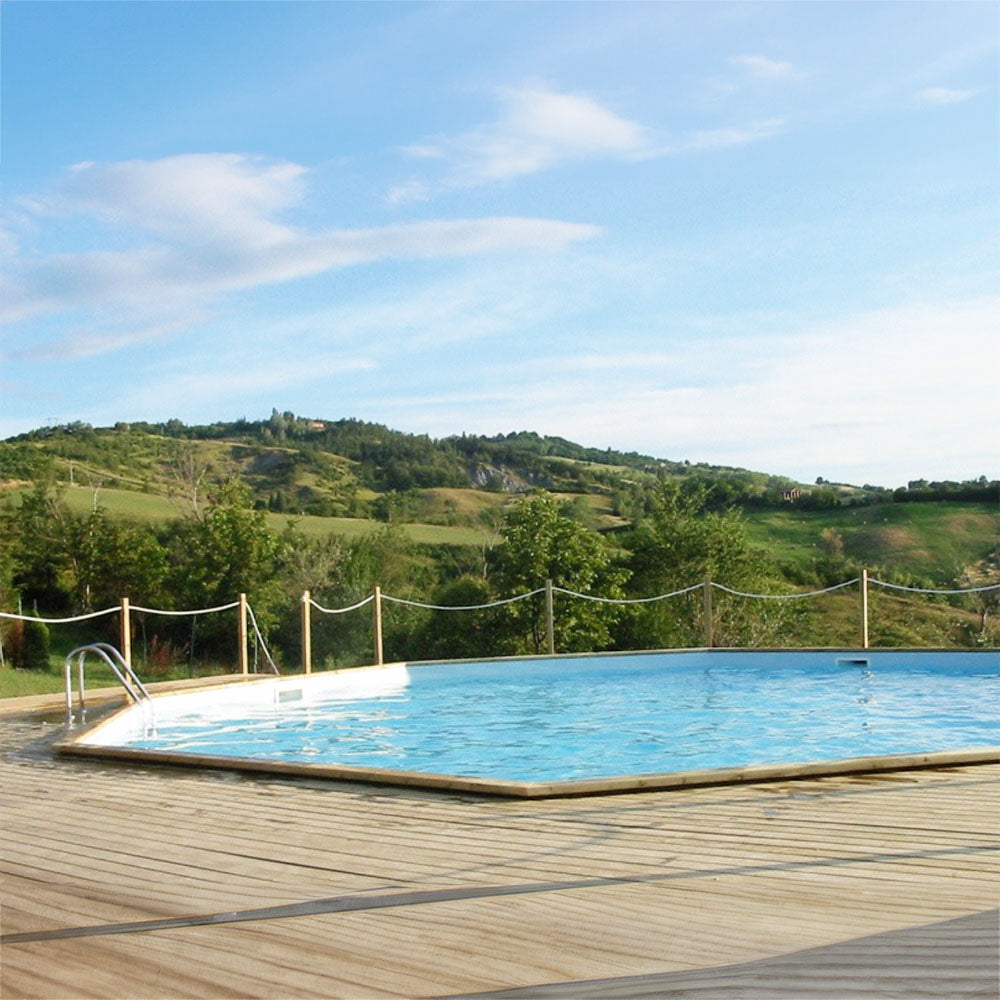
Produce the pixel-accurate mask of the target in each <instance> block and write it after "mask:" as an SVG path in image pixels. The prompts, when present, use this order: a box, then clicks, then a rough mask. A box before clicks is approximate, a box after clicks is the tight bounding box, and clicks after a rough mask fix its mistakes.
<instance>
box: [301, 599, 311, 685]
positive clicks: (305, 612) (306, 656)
mask: <svg viewBox="0 0 1000 1000" xmlns="http://www.w3.org/2000/svg"><path fill="white" fill-rule="evenodd" d="M309 601H310V594H309V591H308V590H304V591H302V670H303V672H304V673H307V674H311V673H312V668H313V663H312V621H311V614H312V611H311V608H310V606H309Z"/></svg>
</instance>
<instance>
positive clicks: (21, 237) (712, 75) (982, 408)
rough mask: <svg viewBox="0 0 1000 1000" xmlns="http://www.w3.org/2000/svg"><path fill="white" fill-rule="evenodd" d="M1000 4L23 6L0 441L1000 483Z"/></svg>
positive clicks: (3, 235)
mask: <svg viewBox="0 0 1000 1000" xmlns="http://www.w3.org/2000/svg"><path fill="white" fill-rule="evenodd" d="M998 11H1000V7H998V5H997V4H996V3H955V2H947V3H933V2H930V3H895V2H893V3H878V2H869V3H841V2H834V3H822V2H809V3H806V2H803V3H794V2H791V3H737V4H727V3H705V4H695V3H671V2H665V3H656V2H650V3H630V2H614V3H600V2H595V3H574V2H564V3H542V2H539V3H516V2H510V3H506V2H505V3H489V2H473V3H429V4H422V3H325V2H314V3H294V2H288V3H270V2H259V3H247V4H244V3H235V2H233V3H226V2H220V3H199V2H187V3H181V2H175V3H157V2H146V3H129V2H116V3H88V2H71V3H48V2H45V3H32V2H23V0H6V2H5V3H4V4H3V7H2V10H0V28H2V48H3V51H2V55H3V60H2V85H3V88H2V104H3V108H2V110H3V132H2V141H3V146H2V170H3V214H2V221H0V248H2V252H3V259H4V267H3V296H2V301H0V311H2V315H3V320H4V334H3V345H2V348H3V355H2V369H0V391H2V403H0V437H5V436H9V435H12V434H16V433H19V432H21V431H25V430H28V429H31V428H33V427H39V426H44V425H45V424H47V423H50V422H57V423H62V422H67V421H71V420H84V421H87V422H90V423H92V424H95V425H107V424H110V423H113V422H115V421H118V420H140V419H145V420H161V419H167V418H170V417H179V418H180V419H182V420H184V421H185V422H188V423H203V422H211V421H213V420H224V419H234V418H236V417H240V416H246V417H249V418H259V417H266V416H267V415H269V414H270V412H271V408H272V407H277V408H278V409H279V410H293V411H294V412H296V413H299V414H302V415H306V416H313V417H325V418H331V419H333V418H339V417H345V416H350V417H359V418H362V419H366V420H374V421H378V422H382V423H387V424H389V425H390V426H392V427H395V428H398V429H400V430H405V431H411V432H417V433H428V434H430V435H432V436H435V437H439V436H445V435H448V434H455V433H461V432H463V431H464V432H469V433H486V434H492V433H498V432H507V431H512V430H535V431H538V432H540V433H546V434H558V435H562V436H565V437H568V438H571V439H573V440H576V441H579V442H580V443H582V444H586V445H591V446H597V447H614V448H620V449H624V450H638V451H642V452H646V453H651V454H654V455H657V456H660V457H664V458H670V459H685V458H686V459H690V460H691V461H708V462H714V463H719V464H727V465H737V466H744V467H749V468H754V469H761V470H765V471H768V472H774V473H781V474H785V475H790V476H793V477H796V478H800V479H803V480H805V481H811V480H813V479H815V478H816V477H817V476H824V477H825V478H827V479H832V480H842V481H848V482H855V483H859V484H860V483H864V482H871V483H877V484H880V485H886V486H896V485H899V484H900V483H904V482H906V480H908V479H913V478H920V477H925V478H928V479H947V478H952V479H962V478H968V477H975V476H979V475H981V474H986V475H991V476H993V475H996V474H997V452H998V449H997V446H996V441H997V439H998V437H997V429H998V423H1000V421H998V417H1000V408H998V403H997V397H998V396H1000V393H998V391H997V390H998V378H997V370H998V361H1000V356H998V350H997V347H996V341H997V340H998V339H1000V338H997V336H996V330H997V329H998V328H1000V321H998V320H1000V308H998V307H1000V293H998V281H997V277H998V256H997V249H998V247H997V236H998V232H1000V227H998V218H997V216H998V197H997V196H998V193H1000V191H998V189H1000V185H998V154H997V150H998V96H997V79H998V57H997V47H998Z"/></svg>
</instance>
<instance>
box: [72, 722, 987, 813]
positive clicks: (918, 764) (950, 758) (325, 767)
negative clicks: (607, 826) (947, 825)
mask: <svg viewBox="0 0 1000 1000" xmlns="http://www.w3.org/2000/svg"><path fill="white" fill-rule="evenodd" d="M81 735H82V734H81ZM78 738H79V737H77V738H76V739H78ZM76 739H74V740H70V741H63V742H60V743H56V744H55V745H54V746H53V749H54V750H55V752H56V753H59V754H65V755H69V756H79V757H91V758H97V759H104V760H112V761H119V762H121V761H132V762H136V763H140V764H161V765H162V764H166V765H170V766H180V767H195V768H207V769H210V770H222V771H237V772H243V773H250V774H270V775H275V776H278V777H289V778H318V779H321V780H325V781H347V782H355V783H360V784H367V785H393V786H397V787H404V788H422V789H430V790H435V791H445V792H474V793H477V794H480V795H489V796H494V797H503V798H520V799H549V798H568V797H582V796H588V795H609V794H614V793H619V792H636V791H671V790H678V789H683V788H699V787H707V786H711V785H742V784H753V783H759V782H766V781H793V780H798V779H803V778H824V777H833V776H835V775H846V774H877V773H885V772H888V771H912V770H922V769H933V768H940V767H958V766H968V765H976V764H1000V746H995V747H978V748H972V749H964V750H936V751H929V752H921V753H903V754H880V755H875V756H870V757H847V758H841V759H835V760H819V761H805V762H796V763H791V764H751V765H746V766H743V767H723V768H707V769H702V770H695V771H672V772H666V773H662V774H638V775H621V776H618V777H610V778H580V779H572V780H568V781H512V780H504V779H493V778H477V777H472V776H463V775H453V774H436V773H433V772H426V771H395V770H391V769H388V768H376V767H372V768H369V767H355V766H352V765H349V764H310V763H308V762H304V761H269V760H254V759H253V758H248V757H219V756H213V755H207V754H182V753H177V752H175V751H167V750H133V749H128V748H124V747H105V746H97V745H92V744H91V745H88V744H80V743H78V742H76Z"/></svg>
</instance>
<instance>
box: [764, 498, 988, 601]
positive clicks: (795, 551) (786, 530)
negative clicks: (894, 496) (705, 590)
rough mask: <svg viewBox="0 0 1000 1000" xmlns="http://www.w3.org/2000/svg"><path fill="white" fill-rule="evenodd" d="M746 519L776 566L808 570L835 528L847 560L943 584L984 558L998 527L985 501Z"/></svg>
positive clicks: (794, 512) (780, 513) (772, 514)
mask: <svg viewBox="0 0 1000 1000" xmlns="http://www.w3.org/2000/svg"><path fill="white" fill-rule="evenodd" d="M746 519H747V525H748V528H749V532H750V535H751V537H752V539H753V540H754V541H755V542H756V543H757V544H758V545H761V546H762V547H764V548H766V549H767V551H768V552H769V553H770V554H771V555H772V556H773V557H774V558H775V559H777V560H778V561H779V562H781V563H786V564H790V565H795V566H799V567H806V566H808V565H809V564H810V563H811V562H812V561H813V560H814V559H817V558H819V557H820V556H821V555H822V554H823V549H822V544H821V543H822V532H823V530H824V528H833V529H834V530H836V531H838V532H839V533H840V535H841V537H842V538H843V540H844V552H845V554H846V555H847V556H849V557H850V558H852V559H856V560H858V561H859V562H861V563H862V564H867V565H871V566H876V565H877V566H883V567H887V568H889V569H892V570H895V571H897V572H903V573H912V574H914V575H916V576H920V577H926V578H927V579H931V580H934V581H936V582H940V583H946V582H950V581H951V580H953V579H954V578H955V577H956V576H957V575H958V573H959V572H961V570H962V568H963V567H964V566H967V565H969V564H970V563H974V562H976V561H978V560H979V559H983V558H984V557H985V556H987V555H988V554H989V552H990V550H991V548H992V547H993V546H995V545H996V544H997V540H998V529H1000V522H998V517H997V508H996V505H995V504H985V503H984V504H977V503H954V502H947V503H945V502H939V503H907V504H891V503H890V504H874V505H872V506H866V507H849V508H839V509H834V510H819V511H800V510H795V509H788V510H777V511H755V512H752V513H749V514H747V518H746Z"/></svg>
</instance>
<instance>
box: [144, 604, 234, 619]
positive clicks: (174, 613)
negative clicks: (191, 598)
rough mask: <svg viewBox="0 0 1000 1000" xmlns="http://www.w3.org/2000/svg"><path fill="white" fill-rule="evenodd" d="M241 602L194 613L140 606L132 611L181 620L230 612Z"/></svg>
mask: <svg viewBox="0 0 1000 1000" xmlns="http://www.w3.org/2000/svg"><path fill="white" fill-rule="evenodd" d="M239 604H240V602H239V601H233V603H232V604H220V605H219V606H218V607H217V608H196V609H195V610H193V611H164V610H163V609H162V608H142V607H140V606H139V605H138V604H133V605H132V606H131V608H130V610H132V611H144V612H145V613H146V614H148V615H169V616H171V617H174V618H181V617H184V616H186V615H210V614H213V613H214V612H216V611H229V610H230V609H231V608H237V607H239Z"/></svg>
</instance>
